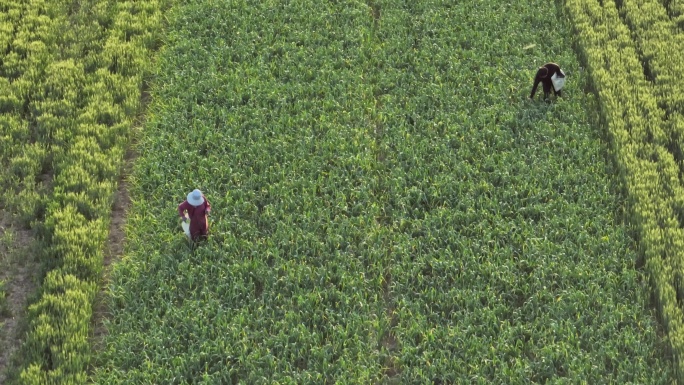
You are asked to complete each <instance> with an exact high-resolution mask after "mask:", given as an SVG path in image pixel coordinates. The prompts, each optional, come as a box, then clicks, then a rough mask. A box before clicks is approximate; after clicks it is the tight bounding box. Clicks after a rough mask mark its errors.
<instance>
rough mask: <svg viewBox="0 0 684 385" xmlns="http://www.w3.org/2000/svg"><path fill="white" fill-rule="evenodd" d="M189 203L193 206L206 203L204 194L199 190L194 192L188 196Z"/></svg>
mask: <svg viewBox="0 0 684 385" xmlns="http://www.w3.org/2000/svg"><path fill="white" fill-rule="evenodd" d="M188 203H190V204H191V205H193V206H199V205H201V204H202V203H204V197H202V192H201V191H200V190H199V189H194V190H192V192H191V193H189V194H188Z"/></svg>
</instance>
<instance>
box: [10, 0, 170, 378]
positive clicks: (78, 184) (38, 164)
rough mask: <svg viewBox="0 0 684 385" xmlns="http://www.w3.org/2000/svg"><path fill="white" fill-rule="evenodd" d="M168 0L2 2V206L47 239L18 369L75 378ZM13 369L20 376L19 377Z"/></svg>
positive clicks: (81, 371)
mask: <svg viewBox="0 0 684 385" xmlns="http://www.w3.org/2000/svg"><path fill="white" fill-rule="evenodd" d="M163 7H164V1H123V2H118V1H112V0H89V1H88V0H86V1H80V2H78V3H75V2H71V1H61V0H31V1H3V2H2V3H0V8H1V9H2V10H3V12H1V13H0V15H3V16H2V19H1V20H0V22H1V23H2V24H0V26H1V27H0V28H2V29H3V31H4V30H7V31H9V32H10V33H9V34H8V35H4V34H3V36H2V40H0V44H2V45H3V46H4V48H5V49H4V50H3V52H6V54H5V55H4V56H3V57H2V66H1V67H0V75H2V76H1V77H0V84H1V85H3V87H0V108H1V109H2V112H3V114H2V115H0V127H1V128H2V131H0V133H1V135H2V139H6V141H5V140H3V144H2V147H1V150H2V151H1V152H0V155H1V158H0V160H1V161H2V164H3V165H4V166H5V167H7V168H8V170H9V171H10V172H9V173H3V178H2V179H0V182H1V183H2V187H3V190H4V191H5V193H4V194H3V199H2V203H3V206H5V207H7V209H8V210H11V211H12V212H14V213H16V214H18V217H19V218H20V220H21V221H22V223H24V224H25V225H27V226H31V227H33V228H34V230H35V232H36V235H37V236H38V237H39V239H40V240H41V241H42V242H44V252H43V255H42V259H43V261H44V263H45V269H46V274H45V276H44V279H43V282H42V287H41V291H40V295H39V299H38V300H37V301H36V302H35V303H34V304H32V305H31V306H30V307H29V315H28V320H27V322H28V333H27V335H26V338H25V341H24V345H23V347H22V349H21V352H20V357H19V360H18V362H20V363H21V364H20V365H21V366H20V367H19V369H18V370H17V371H16V372H15V373H14V374H13V375H14V377H17V379H18V380H19V383H25V384H63V383H82V382H84V381H85V379H86V369H87V365H88V363H89V360H90V346H89V336H90V335H91V332H90V328H91V325H90V322H91V314H92V302H93V299H94V296H95V294H96V292H97V290H98V288H99V282H100V279H101V272H102V262H103V248H104V242H105V240H106V239H107V231H108V227H109V216H110V211H111V204H112V199H113V193H114V191H115V189H116V183H117V179H118V174H119V170H120V168H121V164H122V161H123V155H124V153H125V151H126V146H127V145H128V141H129V136H130V129H131V124H132V121H133V119H134V117H135V114H136V113H137V111H138V106H139V100H140V96H141V90H142V87H143V81H144V79H145V76H146V73H147V70H148V58H149V51H150V50H151V49H154V48H155V47H156V46H157V44H158V42H159V37H158V35H157V33H158V30H159V27H160V23H161V9H162V8H163ZM17 373H18V374H17Z"/></svg>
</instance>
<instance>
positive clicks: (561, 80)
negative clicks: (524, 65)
mask: <svg viewBox="0 0 684 385" xmlns="http://www.w3.org/2000/svg"><path fill="white" fill-rule="evenodd" d="M539 82H541V84H542V88H543V89H544V100H548V99H549V94H550V93H551V89H552V88H553V92H554V94H555V95H556V96H561V89H562V88H563V86H564V85H565V73H564V72H563V70H561V68H560V66H559V65H558V64H556V63H546V64H544V65H543V66H541V67H539V69H538V70H537V74H536V75H535V76H534V85H533V86H532V93H531V94H530V99H532V98H534V93H535V92H537V86H538V85H539Z"/></svg>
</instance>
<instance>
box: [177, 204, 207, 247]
mask: <svg viewBox="0 0 684 385" xmlns="http://www.w3.org/2000/svg"><path fill="white" fill-rule="evenodd" d="M202 198H204V203H202V204H201V205H199V206H193V205H191V204H190V203H188V201H187V200H185V201H183V203H181V204H179V205H178V215H180V217H181V218H185V211H187V212H188V218H190V236H191V237H192V239H193V240H194V239H196V238H197V237H198V236H200V235H207V230H208V229H209V224H208V221H207V214H208V213H209V211H211V204H210V203H209V200H208V199H207V197H205V196H204V194H202Z"/></svg>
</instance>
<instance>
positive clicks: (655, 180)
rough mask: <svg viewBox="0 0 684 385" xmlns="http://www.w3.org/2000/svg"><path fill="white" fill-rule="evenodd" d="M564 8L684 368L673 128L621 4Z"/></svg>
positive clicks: (589, 3)
mask: <svg viewBox="0 0 684 385" xmlns="http://www.w3.org/2000/svg"><path fill="white" fill-rule="evenodd" d="M565 6H566V8H567V11H568V12H567V13H568V14H569V16H570V18H571V20H572V22H573V24H574V26H575V29H576V31H577V33H578V43H579V45H578V46H579V49H580V52H581V55H582V57H583V59H584V60H585V62H586V63H587V65H588V69H589V72H590V76H591V79H592V82H593V83H594V85H595V89H596V92H597V94H598V97H599V100H600V102H601V113H602V116H603V119H604V121H605V124H606V126H607V131H608V134H609V136H610V140H611V147H612V149H613V151H614V155H615V159H616V162H617V165H618V168H619V171H620V175H621V178H622V179H623V180H624V184H625V186H626V190H627V194H628V196H629V201H630V209H631V213H632V215H631V216H632V224H633V226H634V227H635V228H636V230H637V234H638V236H639V243H640V253H641V256H642V258H644V259H645V264H646V269H647V271H648V273H649V276H650V277H651V280H652V282H653V286H654V290H655V292H656V297H657V300H658V306H659V310H660V313H661V314H662V317H663V320H664V323H665V326H666V328H667V330H668V336H669V342H670V344H671V345H672V348H673V353H674V355H675V359H676V364H677V367H679V368H681V365H682V348H683V347H684V345H683V343H684V340H683V339H682V336H683V334H682V310H681V308H680V306H679V304H678V301H677V297H678V293H677V290H678V285H680V282H681V267H682V262H681V261H682V247H681V244H680V241H679V240H681V239H682V238H681V225H680V223H679V220H678V212H676V211H675V209H674V207H677V205H678V203H676V202H679V201H680V199H681V182H680V180H679V177H678V175H679V167H678V164H677V161H676V160H675V157H674V156H673V154H672V152H670V151H669V149H668V146H669V145H671V142H670V141H671V132H669V131H668V130H669V129H670V128H671V126H670V125H669V124H667V123H663V121H664V119H663V118H664V114H665V112H664V110H663V109H660V108H659V107H658V95H659V92H658V91H659V89H658V86H657V85H656V86H654V85H653V84H652V83H651V82H649V81H648V80H647V79H646V78H645V77H644V72H643V68H642V63H641V62H640V60H639V54H638V50H637V47H636V43H635V42H634V41H633V40H632V38H631V33H630V30H629V28H628V27H627V26H626V25H625V24H624V23H623V22H622V20H621V19H620V15H619V13H618V10H617V7H616V4H615V3H614V2H612V1H604V2H603V3H598V2H595V1H566V2H565ZM649 49H651V48H649ZM653 59H654V60H656V62H657V59H655V57H654V58H653ZM651 63H653V62H651ZM654 65H655V64H654ZM660 65H664V64H660ZM656 67H657V66H656ZM661 70H662V68H661ZM675 86H676V85H675ZM680 373H681V371H680Z"/></svg>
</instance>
